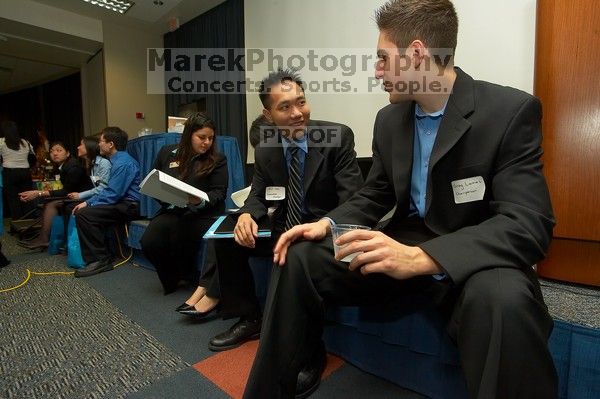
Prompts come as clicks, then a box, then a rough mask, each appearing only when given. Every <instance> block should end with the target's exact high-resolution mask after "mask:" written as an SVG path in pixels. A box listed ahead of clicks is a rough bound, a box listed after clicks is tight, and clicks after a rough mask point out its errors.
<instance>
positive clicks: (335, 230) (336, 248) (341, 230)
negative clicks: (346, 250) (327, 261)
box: [331, 224, 371, 262]
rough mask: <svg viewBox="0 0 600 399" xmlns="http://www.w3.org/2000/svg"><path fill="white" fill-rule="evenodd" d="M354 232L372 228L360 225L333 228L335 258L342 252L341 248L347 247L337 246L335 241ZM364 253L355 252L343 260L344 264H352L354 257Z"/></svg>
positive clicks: (344, 225)
mask: <svg viewBox="0 0 600 399" xmlns="http://www.w3.org/2000/svg"><path fill="white" fill-rule="evenodd" d="M353 230H371V228H370V227H368V226H361V225H359V224H336V225H332V226H331V238H332V239H333V252H334V253H335V256H337V254H338V251H339V250H340V248H343V247H345V246H346V245H348V244H346V245H336V244H335V241H336V240H337V239H338V238H339V237H341V236H342V235H344V234H345V233H347V232H349V231H353ZM360 253H362V252H354V253H352V254H350V255H347V256H345V257H344V258H343V259H341V261H342V262H350V261H351V260H352V259H354V257H355V256H356V255H358V254H360Z"/></svg>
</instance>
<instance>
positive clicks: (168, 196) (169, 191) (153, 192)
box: [140, 169, 209, 207]
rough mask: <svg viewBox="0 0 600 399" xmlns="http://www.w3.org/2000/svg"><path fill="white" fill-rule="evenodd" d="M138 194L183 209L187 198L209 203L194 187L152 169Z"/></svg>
mask: <svg viewBox="0 0 600 399" xmlns="http://www.w3.org/2000/svg"><path fill="white" fill-rule="evenodd" d="M140 192H141V193H142V194H146V195H147V196H149V197H152V198H155V199H157V200H159V201H162V202H166V203H167V204H171V205H175V206H179V207H184V206H186V205H187V204H188V203H189V202H190V201H189V197H190V195H191V196H194V197H197V198H202V199H203V200H205V201H206V202H209V200H208V195H207V194H206V193H205V192H204V191H202V190H198V189H197V188H196V187H194V186H190V185H189V184H187V183H184V182H182V181H181V180H179V179H176V178H174V177H173V176H170V175H168V174H166V173H164V172H161V171H160V170H158V169H152V170H151V171H150V173H148V176H146V177H145V178H144V180H143V181H142V184H140Z"/></svg>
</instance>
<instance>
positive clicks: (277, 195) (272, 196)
mask: <svg viewBox="0 0 600 399" xmlns="http://www.w3.org/2000/svg"><path fill="white" fill-rule="evenodd" d="M265 199H266V200H267V201H281V200H283V199H285V187H279V186H270V187H267V188H266V189H265Z"/></svg>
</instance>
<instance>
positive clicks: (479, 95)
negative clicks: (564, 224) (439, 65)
mask: <svg viewBox="0 0 600 399" xmlns="http://www.w3.org/2000/svg"><path fill="white" fill-rule="evenodd" d="M456 72H457V79H456V82H455V84H454V87H453V92H452V95H451V96H450V98H449V100H448V103H447V106H446V110H445V113H444V116H443V119H442V122H441V125H440V128H439V131H438V134H437V138H436V141H435V144H434V146H433V151H432V154H431V159H430V162H429V172H428V181H427V193H426V205H425V206H426V207H425V209H426V213H425V217H424V224H425V226H426V228H427V229H428V230H429V233H430V236H429V237H428V239H426V240H425V241H424V242H422V243H421V244H419V246H420V247H421V248H422V249H423V250H424V251H425V252H427V253H428V254H429V255H430V256H431V257H432V258H433V259H435V260H436V261H437V262H438V263H439V264H440V265H441V267H442V268H443V269H444V270H445V271H446V273H447V275H449V276H450V278H451V279H452V280H453V281H454V282H455V283H457V284H460V283H463V282H464V281H465V280H466V279H467V278H468V277H469V276H470V275H472V274H473V273H476V272H477V271H480V270H483V269H488V268H493V267H511V268H527V267H529V268H530V267H531V266H532V265H533V264H534V263H536V262H537V261H539V260H540V259H542V258H543V257H544V256H545V254H546V251H547V248H548V245H549V243H550V239H551V236H552V228H553V226H554V224H555V221H554V216H553V213H552V207H551V204H550V197H549V193H548V188H547V186H546V181H545V179H544V176H543V174H542V163H541V161H540V157H541V155H542V149H541V147H540V145H541V140H542V136H541V129H540V120H541V105H540V102H539V101H538V100H537V99H536V98H535V97H532V96H531V95H529V94H527V93H524V92H522V91H519V90H516V89H513V88H509V87H501V86H498V85H494V84H491V83H487V82H481V81H474V80H473V79H472V78H471V77H470V76H469V75H467V74H466V73H464V72H463V71H462V70H460V69H458V68H456ZM414 107H415V105H414V102H406V103H401V104H391V105H388V106H386V107H385V108H383V109H382V110H380V111H379V113H378V115H377V118H376V120H375V129H374V137H373V166H372V167H371V171H370V173H369V176H368V178H367V181H366V183H365V186H364V188H363V189H362V190H360V191H359V192H358V193H356V195H355V196H353V197H352V198H351V199H350V200H349V201H348V202H347V203H346V204H344V205H342V206H341V207H339V208H337V209H335V210H334V211H332V212H331V213H330V214H329V217H331V218H332V219H333V220H334V221H336V222H338V223H340V222H353V223H360V224H367V225H374V224H375V223H376V222H377V221H378V220H379V219H380V218H381V217H382V216H383V215H384V214H385V213H386V212H388V211H389V210H390V209H391V208H392V207H393V206H394V205H397V209H396V212H395V214H394V216H393V217H392V220H391V222H390V224H389V225H388V226H387V227H386V229H385V231H386V232H389V234H390V235H391V236H395V237H397V236H399V235H401V234H398V233H399V232H400V230H401V229H402V226H403V225H404V226H405V225H406V218H407V216H408V212H409V204H410V185H411V169H412V159H413V139H414ZM477 176H481V177H482V178H483V181H484V183H485V194H484V198H483V200H481V201H473V202H467V203H462V204H457V203H455V199H454V191H453V188H452V182H453V181H455V180H460V179H465V178H470V177H477Z"/></svg>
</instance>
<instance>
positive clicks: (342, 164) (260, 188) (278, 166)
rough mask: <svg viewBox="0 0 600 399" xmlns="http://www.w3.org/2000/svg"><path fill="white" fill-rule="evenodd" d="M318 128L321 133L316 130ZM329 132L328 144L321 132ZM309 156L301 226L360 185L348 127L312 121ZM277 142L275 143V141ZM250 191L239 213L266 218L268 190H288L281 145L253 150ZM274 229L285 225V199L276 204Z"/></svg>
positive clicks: (350, 131) (361, 179)
mask: <svg viewBox="0 0 600 399" xmlns="http://www.w3.org/2000/svg"><path fill="white" fill-rule="evenodd" d="M320 128H321V130H319V129H320ZM325 130H327V131H329V132H332V134H331V136H330V137H329V139H328V140H320V139H321V138H322V137H324V136H323V135H322V134H321V131H325ZM307 135H308V137H307V138H308V139H307V143H308V153H307V154H306V159H305V161H304V162H305V163H304V203H305V208H306V211H307V214H306V215H304V220H303V222H308V221H313V220H316V219H320V218H321V217H323V216H324V215H325V214H326V213H327V212H329V211H330V210H332V209H333V208H335V207H336V206H338V205H340V204H342V203H343V202H344V201H346V200H347V199H348V198H350V196H351V195H352V194H354V192H356V191H357V190H358V189H359V188H360V187H361V185H362V183H363V178H362V174H361V172H360V169H359V167H358V162H357V161H356V152H355V151H354V133H353V132H352V129H350V128H349V127H348V126H345V125H341V124H337V123H332V122H326V121H318V120H314V121H313V120H311V121H309V123H308V124H307ZM276 141H277V140H276ZM254 159H255V161H254V177H253V179H252V189H251V190H250V194H249V196H248V198H247V199H246V202H245V204H244V206H243V207H242V208H241V209H240V210H239V213H246V212H247V213H250V215H252V217H253V218H254V219H255V220H258V219H260V218H262V217H263V216H265V215H266V214H267V209H268V207H269V206H271V204H270V203H269V202H268V201H267V200H266V199H265V190H266V188H267V187H270V186H281V187H287V184H288V168H287V164H286V160H285V156H284V154H283V148H282V145H281V142H280V140H279V142H276V143H273V145H269V146H267V145H263V144H261V145H260V146H258V147H256V152H255V153H254ZM274 205H277V206H278V207H277V210H276V211H275V213H274V215H273V229H278V230H281V229H282V228H283V227H284V225H285V215H286V206H287V196H286V199H285V200H283V201H281V202H280V203H275V204H274Z"/></svg>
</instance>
